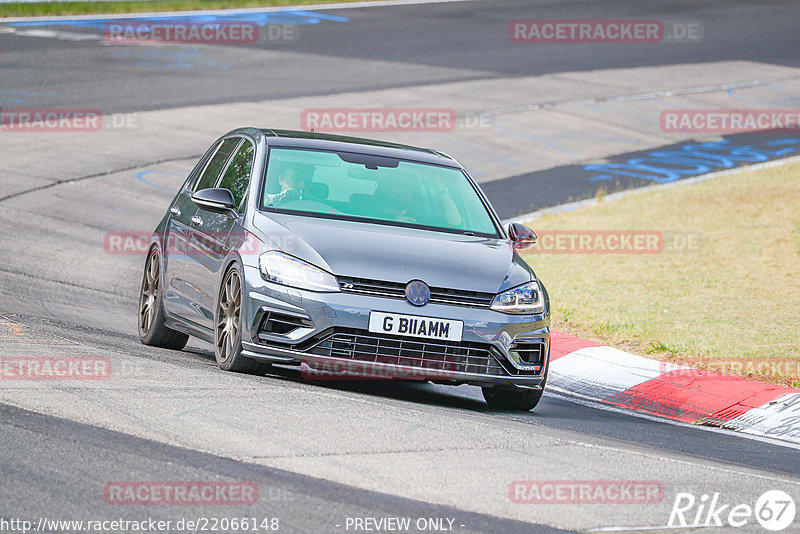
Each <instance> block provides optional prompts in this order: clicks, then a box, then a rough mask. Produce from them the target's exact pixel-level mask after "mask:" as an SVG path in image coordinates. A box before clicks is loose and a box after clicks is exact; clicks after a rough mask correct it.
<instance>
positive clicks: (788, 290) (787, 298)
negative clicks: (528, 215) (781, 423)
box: [525, 163, 800, 387]
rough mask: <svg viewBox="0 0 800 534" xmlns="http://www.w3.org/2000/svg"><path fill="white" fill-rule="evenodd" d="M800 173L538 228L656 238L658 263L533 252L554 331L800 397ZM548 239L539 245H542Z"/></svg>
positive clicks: (696, 188)
mask: <svg viewBox="0 0 800 534" xmlns="http://www.w3.org/2000/svg"><path fill="white" fill-rule="evenodd" d="M799 175H800V164H798V163H793V164H786V165H780V166H777V167H773V168H768V169H762V170H757V171H749V170H742V171H741V172H739V173H736V174H733V175H728V176H724V177H719V178H715V179H711V180H708V181H705V182H701V183H698V184H694V185H687V186H676V187H669V188H660V189H658V188H657V189H654V190H650V191H645V192H637V193H633V194H630V195H627V196H624V197H622V198H620V199H617V200H614V201H601V202H600V203H599V204H597V205H594V206H587V207H582V208H580V209H577V210H575V211H572V212H568V213H561V214H554V215H545V216H542V217H540V218H537V219H535V220H534V221H533V222H532V223H531V226H532V227H533V228H534V229H535V230H538V231H540V232H542V233H546V232H550V231H565V230H569V231H576V230H577V231H579V233H581V232H584V233H585V232H586V231H592V230H595V231H596V230H629V231H660V232H662V233H663V235H664V236H665V241H664V243H665V245H666V246H669V245H678V244H679V243H678V242H677V240H679V238H680V239H683V238H685V237H686V236H692V235H693V236H695V239H697V238H699V240H700V241H699V242H700V245H699V246H695V247H689V250H683V251H666V250H665V251H662V252H660V253H646V254H643V253H639V254H610V253H589V254H587V253H582V254H575V253H568V254H563V253H562V254H554V253H549V252H547V251H545V250H543V248H542V247H540V248H539V249H538V251H537V252H536V253H529V254H525V259H526V260H527V261H528V262H529V263H530V264H531V265H532V266H533V267H534V269H535V270H536V272H537V274H538V276H539V277H540V278H541V279H542V280H543V281H544V283H545V284H546V285H547V288H548V290H549V292H550V298H551V302H552V305H553V327H554V328H556V329H560V330H562V331H566V332H569V333H572V334H574V335H578V336H581V337H584V338H587V339H592V340H594V341H598V342H601V343H604V344H609V345H612V346H616V347H618V348H621V349H623V350H628V351H631V352H636V353H639V354H645V355H648V356H649V357H653V358H657V359H661V360H668V361H671V362H675V363H682V364H686V365H691V366H693V367H699V368H704V369H709V370H714V371H718V372H722V373H726V374H736V375H740V376H746V377H749V378H754V379H758V380H764V381H768V382H773V383H779V384H784V385H789V386H793V387H800V180H799V179H798V176H799ZM541 240H542V238H541V237H540V241H541Z"/></svg>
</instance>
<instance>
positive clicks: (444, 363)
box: [307, 329, 508, 376]
mask: <svg viewBox="0 0 800 534" xmlns="http://www.w3.org/2000/svg"><path fill="white" fill-rule="evenodd" d="M307 352H309V353H310V354H316V355H319V356H328V357H332V358H341V359H347V360H354V361H362V362H376V363H385V364H392V365H403V366H407V367H413V368H416V369H435V370H438V371H444V372H445V373H446V372H448V371H450V372H461V373H473V374H480V375H492V376H508V373H507V372H506V371H505V370H504V369H503V367H502V366H501V365H500V364H499V363H498V362H497V360H496V359H495V358H494V357H493V356H492V354H491V352H490V350H489V346H488V345H484V344H481V343H469V342H460V343H457V342H448V341H434V340H430V341H428V340H411V339H408V338H403V337H400V336H390V335H385V334H372V333H370V332H364V331H363V330H352V329H339V330H337V331H335V332H334V333H332V334H330V335H328V336H327V337H325V338H323V339H322V341H320V342H319V343H317V344H316V345H314V346H313V347H311V348H310V349H308V350H307Z"/></svg>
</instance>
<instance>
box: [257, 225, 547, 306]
mask: <svg viewBox="0 0 800 534" xmlns="http://www.w3.org/2000/svg"><path fill="white" fill-rule="evenodd" d="M253 225H254V226H255V228H256V229H258V230H259V231H260V232H261V233H263V237H265V238H266V239H267V240H269V241H271V242H272V244H273V245H272V246H273V247H274V248H276V249H279V250H282V251H284V252H286V253H287V254H291V255H292V256H296V257H298V258H301V259H303V260H305V261H307V262H309V263H312V264H314V265H317V266H319V267H322V268H323V269H326V270H328V271H330V272H331V273H333V274H335V275H337V276H348V277H354V278H368V279H372V280H383V281H388V282H399V283H406V282H408V281H409V280H415V279H418V280H422V281H424V282H425V283H427V284H428V285H429V286H431V287H441V288H450V289H462V290H468V291H480V292H486V293H497V292H499V291H503V290H505V289H508V288H510V287H514V286H517V285H519V284H523V283H525V282H528V281H529V280H531V279H532V278H533V277H534V275H533V271H532V270H531V269H530V267H529V266H528V265H527V264H526V263H525V262H524V261H523V260H522V259H521V258H520V257H519V255H518V254H516V252H515V251H514V250H513V249H512V248H511V246H510V244H509V242H508V241H507V240H505V239H495V238H483V237H476V236H467V235H459V234H448V233H444V232H433V231H428V230H421V229H416V228H404V227H397V226H387V225H382V224H373V223H364V222H352V221H342V220H335V219H325V218H316V217H305V216H298V215H286V214H277V213H269V214H265V213H260V212H258V213H256V214H255V215H254V219H253Z"/></svg>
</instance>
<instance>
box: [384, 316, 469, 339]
mask: <svg viewBox="0 0 800 534" xmlns="http://www.w3.org/2000/svg"><path fill="white" fill-rule="evenodd" d="M463 330H464V321H455V320H452V319H437V318H436V317H420V316H419V315H402V314H399V313H384V312H370V314H369V331H370V332H374V333H376V334H395V335H398V336H410V337H421V338H426V339H441V340H446V341H461V334H462V332H463Z"/></svg>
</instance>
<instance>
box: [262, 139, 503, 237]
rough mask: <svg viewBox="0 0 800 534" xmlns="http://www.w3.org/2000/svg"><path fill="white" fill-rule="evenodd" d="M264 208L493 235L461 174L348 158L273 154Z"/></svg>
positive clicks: (383, 160) (354, 156) (307, 153)
mask: <svg viewBox="0 0 800 534" xmlns="http://www.w3.org/2000/svg"><path fill="white" fill-rule="evenodd" d="M261 207H262V209H267V210H274V211H278V212H281V213H300V214H305V215H314V216H321V217H333V218H344V219H354V220H366V221H370V222H379V223H382V224H391V225H396V226H412V227H420V228H426V229H433V230H439V231H446V232H455V233H471V234H475V235H480V236H484V237H497V235H498V233H497V229H496V227H495V225H494V223H493V221H492V217H491V216H490V215H489V212H488V210H487V208H486V206H485V205H484V203H483V202H482V201H481V198H480V197H479V196H478V193H477V191H476V190H475V188H474V187H473V186H472V184H471V183H470V182H469V180H468V179H467V177H466V176H465V175H464V173H462V172H461V171H460V170H459V169H454V168H450V167H440V166H436V165H427V164H424V163H416V162H410V161H403V160H397V159H393V158H385V157H378V156H369V155H362V154H353V153H345V152H339V153H337V152H326V151H318V150H303V149H293V148H271V149H270V151H269V162H268V164H267V177H266V184H265V187H264V193H263V197H262V202H261Z"/></svg>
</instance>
